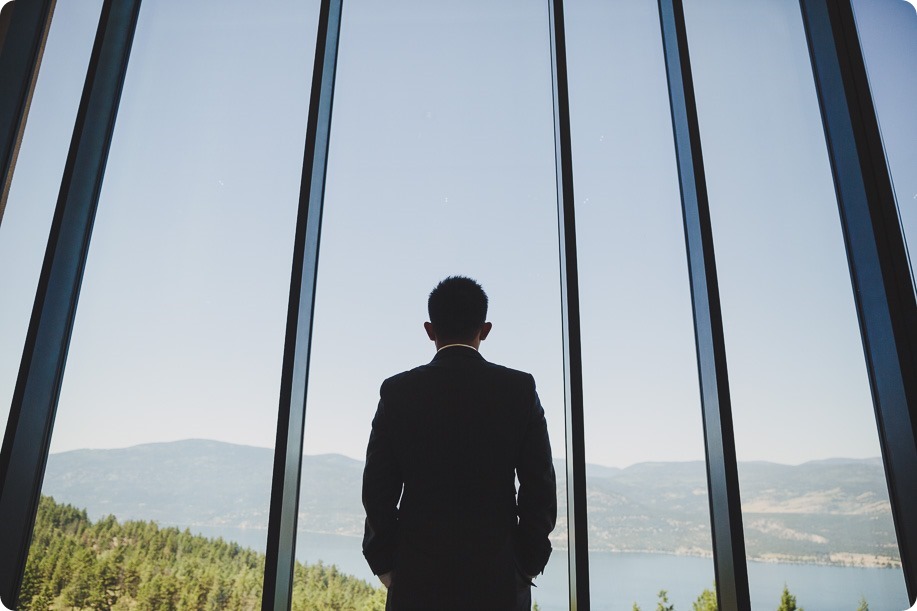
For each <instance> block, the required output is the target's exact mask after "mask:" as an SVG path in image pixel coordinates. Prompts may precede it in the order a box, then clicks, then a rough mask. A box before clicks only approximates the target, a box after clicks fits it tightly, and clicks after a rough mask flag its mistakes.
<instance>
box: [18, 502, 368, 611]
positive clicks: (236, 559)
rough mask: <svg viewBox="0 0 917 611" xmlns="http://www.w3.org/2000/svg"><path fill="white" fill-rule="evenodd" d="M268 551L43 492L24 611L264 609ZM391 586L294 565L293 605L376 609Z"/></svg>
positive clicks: (25, 586)
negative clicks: (121, 518)
mask: <svg viewBox="0 0 917 611" xmlns="http://www.w3.org/2000/svg"><path fill="white" fill-rule="evenodd" d="M263 567H264V555H263V554H260V553H257V552H254V551H252V550H249V549H245V548H243V547H241V546H239V545H237V544H235V543H227V542H226V541H223V540H222V539H216V540H212V539H207V538H205V537H200V536H196V535H192V534H191V533H190V532H189V531H188V530H185V531H180V530H179V529H177V528H160V527H159V526H157V525H156V524H155V523H153V522H141V521H132V522H125V523H123V524H121V523H119V522H118V521H117V520H116V519H115V518H114V517H111V516H109V517H107V518H104V519H101V520H98V521H96V522H95V523H93V522H91V521H90V520H89V518H88V516H87V514H86V511H85V510H82V509H76V508H74V507H73V506H71V505H63V504H58V503H55V502H54V499H52V498H49V497H42V499H41V503H40V505H39V508H38V514H37V517H36V522H35V530H34V534H33V537H32V547H31V551H30V553H29V561H28V564H27V566H26V571H25V579H24V581H23V586H22V592H21V595H20V609H22V610H23V611H25V610H32V609H34V610H47V609H105V610H108V609H110V610H113V611H115V610H127V609H137V610H140V609H142V610H144V611H146V610H150V611H170V610H172V609H183V610H184V609H200V610H210V609H230V610H235V611H241V610H249V609H252V610H254V609H260V608H261V591H262V572H263ZM384 608H385V593H384V591H383V590H381V589H377V588H374V587H372V586H371V585H369V584H368V583H366V582H365V581H362V580H359V579H356V578H355V577H352V576H350V575H345V574H343V573H339V572H338V571H337V569H336V568H335V567H333V566H331V567H327V566H322V565H321V564H319V565H313V566H304V565H302V564H300V563H297V564H296V569H295V586H294V592H293V610H294V611H305V610H306V609H309V610H312V609H318V610H344V609H354V610H356V609H359V610H370V611H374V610H378V611H381V610H382V609H384Z"/></svg>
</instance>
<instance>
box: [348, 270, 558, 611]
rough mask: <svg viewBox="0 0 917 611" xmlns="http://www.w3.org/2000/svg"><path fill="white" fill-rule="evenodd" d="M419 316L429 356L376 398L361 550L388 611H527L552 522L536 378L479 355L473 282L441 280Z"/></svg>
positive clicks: (484, 327) (482, 315)
mask: <svg viewBox="0 0 917 611" xmlns="http://www.w3.org/2000/svg"><path fill="white" fill-rule="evenodd" d="M427 308H428V311H429V315H430V322H427V323H424V328H425V329H426V331H427V335H428V336H429V338H430V339H431V340H432V341H433V342H434V343H435V345H436V350H437V351H436V355H435V356H434V357H433V360H432V361H431V362H430V363H428V364H426V365H422V366H420V367H417V368H415V369H412V370H410V371H406V372H404V373H401V374H399V375H396V376H394V377H391V378H389V379H387V380H385V382H383V383H382V388H381V390H380V395H381V396H380V400H379V407H378V409H377V411H376V415H375V417H374V418H373V424H372V433H371V434H370V438H369V445H368V447H367V450H366V468H365V470H364V472H363V506H364V507H365V509H366V532H365V536H364V538H363V554H364V556H366V560H367V561H368V562H369V566H370V568H371V569H372V571H373V573H374V574H375V575H378V576H379V579H380V580H381V581H382V583H383V584H385V586H386V587H387V588H388V599H387V605H386V608H387V609H392V610H394V611H404V610H419V609H423V610H425V611H429V610H440V609H443V610H445V609H465V610H474V611H479V610H494V611H497V610H499V611H516V610H519V611H522V610H525V611H529V610H530V609H531V605H532V603H531V585H532V580H533V579H534V576H536V575H537V574H538V573H541V572H542V571H543V569H544V567H545V564H546V563H547V561H548V556H549V555H550V554H551V543H550V542H549V540H548V535H549V534H550V532H551V531H552V530H553V529H554V522H555V519H556V517H557V496H556V490H555V479H554V467H553V466H552V463H551V445H550V442H549V440H548V431H547V425H546V423H545V418H544V410H543V409H542V407H541V403H540V402H539V400H538V394H537V393H536V392H535V380H534V378H532V376H531V375H529V374H527V373H523V372H521V371H515V370H513V369H508V368H506V367H502V366H500V365H495V364H493V363H489V362H487V361H486V360H484V357H482V356H481V354H480V353H479V352H478V349H479V347H480V344H481V341H483V340H484V339H485V338H486V337H487V335H488V334H489V333H490V330H491V323H489V322H485V321H486V316H487V295H486V294H485V293H484V291H483V289H482V288H481V286H480V285H479V284H478V283H477V282H475V281H474V280H471V279H469V278H464V277H460V276H453V277H450V278H446V279H445V280H443V281H442V282H440V283H439V284H438V285H437V286H436V288H435V289H433V292H431V293H430V298H429V300H428V302H427ZM516 477H518V480H519V493H518V496H517V495H516V486H515V479H516ZM399 499H400V503H399Z"/></svg>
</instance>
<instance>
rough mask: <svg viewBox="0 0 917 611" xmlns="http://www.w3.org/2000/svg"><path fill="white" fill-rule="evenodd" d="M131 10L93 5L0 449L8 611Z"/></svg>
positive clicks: (1, 562)
mask: <svg viewBox="0 0 917 611" xmlns="http://www.w3.org/2000/svg"><path fill="white" fill-rule="evenodd" d="M139 11H140V0H106V2H105V4H104V5H103V7H102V13H101V17H100V18H99V28H98V30H97V32H96V38H95V43H94V45H93V49H92V55H91V57H90V60H89V71H88V72H87V75H86V84H85V86H84V87H83V95H82V98H81V99H80V106H79V110H78V112H77V118H76V125H75V126H74V130H73V139H72V140H71V142H70V152H69V154H68V156H67V163H66V165H65V166H64V176H63V179H62V181H61V190H60V195H59V196H58V200H57V208H56V209H55V211H54V219H53V221H52V225H51V234H50V237H49V238H48V248H47V250H46V252H45V259H44V263H43V265H42V270H41V276H40V278H39V281H38V290H37V292H36V296H35V305H34V306H33V309H32V318H31V321H30V323H29V330H28V334H27V335H26V342H25V349H24V350H23V354H22V362H21V364H20V367H19V377H18V378H17V380H16V388H15V391H14V393H13V403H12V407H11V409H10V416H9V421H8V423H7V427H6V435H5V436H4V439H3V449H2V451H0V550H2V551H3V553H2V554H0V599H2V600H3V603H4V604H5V605H6V606H7V607H9V608H12V609H15V608H16V607H17V604H16V603H17V597H18V595H19V588H20V585H21V582H22V575H23V571H24V569H25V563H26V560H27V558H28V552H29V542H30V540H31V536H32V527H33V526H34V523H35V512H36V510H37V508H38V499H39V495H40V493H41V484H42V478H43V477H44V470H45V463H46V461H47V458H48V448H49V446H50V443H51V430H52V428H53V425H54V415H55V413H56V411H57V401H58V397H59V394H60V388H61V382H62V380H63V376H64V364H65V362H66V360H67V349H68V347H69V345H70V334H71V331H72V330H73V320H74V317H75V315H76V306H77V300H78V298H79V292H80V283H81V282H82V278H83V269H84V267H85V264H86V254H87V251H88V249H89V240H90V236H91V234H92V225H93V220H94V219H95V213H96V208H97V206H98V203H99V193H100V191H101V187H102V177H103V175H104V173H105V164H106V161H107V159H108V151H109V147H110V144H111V137H112V133H113V132H114V126H115V118H116V116H117V112H118V103H119V101H120V99H121V88H122V86H123V84H124V75H125V73H126V71H127V62H128V57H129V56H130V50H131V43H132V41H133V37H134V30H135V29H136V25H137V16H138V13H139Z"/></svg>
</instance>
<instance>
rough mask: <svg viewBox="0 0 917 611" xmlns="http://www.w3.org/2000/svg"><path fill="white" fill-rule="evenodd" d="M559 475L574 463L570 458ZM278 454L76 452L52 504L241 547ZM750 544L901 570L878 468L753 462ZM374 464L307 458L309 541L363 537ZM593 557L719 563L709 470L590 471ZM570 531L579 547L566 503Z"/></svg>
mask: <svg viewBox="0 0 917 611" xmlns="http://www.w3.org/2000/svg"><path fill="white" fill-rule="evenodd" d="M555 467H556V469H557V471H558V475H561V474H562V473H563V472H564V469H565V465H564V463H563V462H561V461H557V462H556V464H555ZM272 468H273V450H270V449H265V448H254V447H248V446H240V445H233V444H227V443H222V442H216V441H206V440H186V441H178V442H170V443H156V444H146V445H141V446H135V447H131V448H125V449H119V450H75V451H71V452H63V453H60V454H52V455H51V456H50V457H49V459H48V467H47V470H46V474H45V481H44V487H43V490H42V492H43V494H45V495H49V496H53V497H54V498H55V500H57V501H58V502H66V503H71V504H73V505H75V506H78V507H86V508H87V510H88V512H89V516H90V518H92V519H98V518H100V517H103V516H105V515H108V514H112V515H114V516H116V517H118V519H120V520H132V519H137V520H154V521H156V522H158V523H160V524H161V525H174V526H180V527H189V528H191V529H192V530H194V529H195V528H197V529H198V530H199V531H202V532H206V533H208V534H224V536H225V537H226V538H228V539H233V538H236V536H237V535H238V532H239V531H240V530H246V531H263V530H264V529H266V527H267V520H268V506H269V499H270V485H271V476H272ZM739 470H740V479H741V484H742V491H741V492H742V499H743V508H744V515H743V520H744V527H745V535H746V546H747V550H748V553H749V555H750V556H751V557H753V558H757V559H762V560H774V561H777V560H779V561H795V562H810V563H826V564H845V565H858V566H884V565H897V563H898V555H897V547H896V544H895V535H894V528H893V525H892V520H891V514H890V509H889V504H888V498H887V492H886V490H885V484H884V481H885V480H884V472H883V469H882V463H881V461H880V460H879V459H863V460H856V459H830V460H823V461H813V462H809V463H805V464H803V465H798V466H788V465H779V464H774V463H764V462H750V463H740V465H739ZM362 471H363V463H362V461H358V460H354V459H351V458H347V457H345V456H340V455H335V454H325V455H320V456H306V457H304V458H303V479H302V487H301V496H300V499H301V500H300V515H299V526H300V530H302V531H311V532H322V533H334V534H344V535H359V534H361V533H362V529H363V508H362V504H361V502H360V486H361V480H362ZM586 473H587V484H588V487H587V501H588V516H589V531H590V532H589V536H590V540H589V543H590V548H591V549H594V550H609V551H653V552H665V553H676V554H690V555H709V554H710V523H709V517H708V499H707V484H706V473H705V468H704V464H703V463H702V462H680V463H640V464H636V465H633V466H630V467H627V468H625V469H616V468H610V467H602V466H598V465H587V468H586ZM561 486H563V479H562V478H561V481H560V482H559V489H558V501H559V503H560V508H559V509H560V511H559V516H558V517H559V519H558V528H557V529H556V530H555V533H556V534H555V536H554V537H553V539H554V543H555V545H556V546H558V547H565V546H566V541H565V539H566V520H565V516H566V504H565V500H566V493H565V491H564V490H563V489H560V488H561Z"/></svg>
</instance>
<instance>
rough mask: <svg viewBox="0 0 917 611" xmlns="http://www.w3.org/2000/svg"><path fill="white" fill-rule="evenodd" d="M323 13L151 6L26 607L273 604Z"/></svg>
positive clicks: (96, 249) (78, 332) (304, 6)
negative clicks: (295, 298) (268, 599)
mask: <svg viewBox="0 0 917 611" xmlns="http://www.w3.org/2000/svg"><path fill="white" fill-rule="evenodd" d="M316 18H317V3H314V2H305V3H303V2H278V3H276V5H275V6H274V9H273V10H271V11H263V12H254V13H253V11H252V10H251V5H250V4H249V3H247V2H220V3H219V4H218V5H217V4H214V3H209V2H203V3H199V2H198V3H187V2H181V1H169V0H167V1H158V2H149V3H144V4H143V6H142V8H141V11H140V16H139V21H138V26H137V32H136V37H135V39H134V43H133V49H132V53H131V59H130V64H129V67H128V72H127V76H126V80H125V84H124V90H123V95H122V98H121V105H120V109H119V114H118V120H117V125H116V128H115V133H114V137H113V141H112V146H111V152H110V157H109V162H108V166H107V170H106V173H105V180H104V184H103V185H102V191H101V197H100V201H99V206H98V213H97V216H96V219H95V227H94V231H93V237H92V244H91V247H90V251H89V257H88V260H87V264H86V272H85V276H84V279H83V283H82V290H81V293H80V303H79V309H78V313H77V316H76V322H75V327H74V331H73V337H72V341H71V345H70V351H69V358H68V361H67V371H66V376H65V378H64V382H63V387H62V391H61V397H60V405H59V409H58V413H57V420H56V423H55V430H54V435H53V438H52V447H51V455H50V458H49V460H48V466H47V471H46V475H45V478H44V485H43V488H42V494H43V495H45V496H47V497H53V499H54V501H55V502H56V503H57V505H58V506H54V505H52V504H51V503H50V501H48V500H46V501H43V505H42V508H41V509H40V512H39V519H38V523H37V527H36V531H35V532H36V534H35V536H34V537H33V540H32V551H31V557H30V560H29V562H30V567H29V569H28V570H27V572H26V576H27V579H26V583H25V586H24V588H25V596H24V599H27V600H25V601H24V606H28V605H30V604H31V606H32V607H33V608H42V607H43V606H44V605H47V604H48V603H50V604H52V605H54V606H59V605H66V606H70V607H83V608H85V607H94V608H100V607H101V606H105V605H111V604H114V603H117V604H118V605H120V608H127V607H128V606H130V605H139V608H183V609H187V608H201V609H203V608H226V607H234V608H256V607H259V606H260V597H261V581H262V571H263V555H262V554H263V552H264V547H265V541H266V528H267V521H268V508H269V498H270V482H271V472H272V462H273V450H272V447H273V444H274V438H275V434H276V421H277V404H278V390H279V378H280V366H281V359H282V353H283V343H284V330H285V320H286V307H287V300H288V293H289V282H290V276H289V269H290V264H291V261H292V250H293V233H294V226H295V219H296V211H297V206H298V202H299V186H300V178H301V166H302V150H303V141H304V137H305V125H306V115H307V107H308V102H307V101H308V96H309V88H310V78H309V73H310V70H311V66H312V54H313V49H314V40H315V24H316ZM34 118H35V117H34V116H33V119H34ZM37 125H40V124H37ZM49 171H51V170H50V169H49ZM58 175H59V171H58ZM47 179H48V180H51V181H53V180H55V178H51V177H49V178H47ZM34 197H36V198H38V199H39V201H40V198H44V197H47V195H46V194H44V192H36V193H35V195H34ZM14 203H15V202H14ZM11 209H12V208H11ZM35 239H37V238H35ZM62 503H67V504H71V505H73V506H74V507H75V508H76V509H77V510H84V509H85V510H86V512H87V513H86V515H85V516H81V515H80V514H79V513H73V512H71V511H69V510H65V509H62V508H61V507H59V505H60V504H62ZM109 515H111V516H113V518H106V516H109ZM55 516H57V517H55ZM87 520H88V522H90V523H91V526H89V525H88V524H87V523H86V522H87ZM81 529H85V530H84V531H83V534H82V535H81V537H75V536H74V533H78V532H80V530H81ZM217 538H222V541H219V540H217ZM239 544H241V545H242V547H243V548H249V549H247V550H246V551H240V549H239V548H238V545H239ZM55 571H57V572H55ZM62 576H63V577H62Z"/></svg>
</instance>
